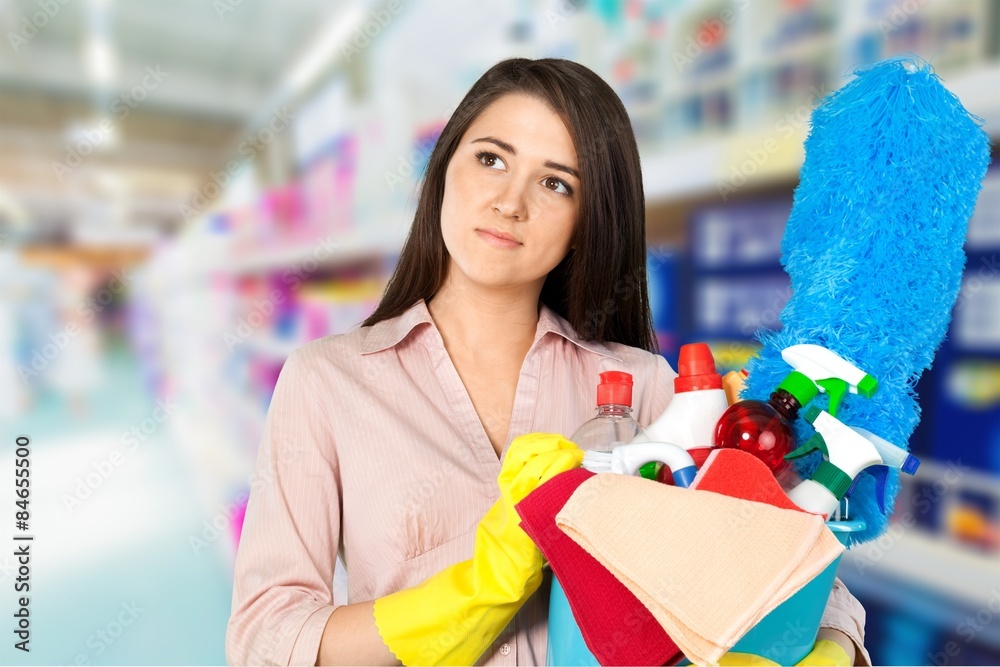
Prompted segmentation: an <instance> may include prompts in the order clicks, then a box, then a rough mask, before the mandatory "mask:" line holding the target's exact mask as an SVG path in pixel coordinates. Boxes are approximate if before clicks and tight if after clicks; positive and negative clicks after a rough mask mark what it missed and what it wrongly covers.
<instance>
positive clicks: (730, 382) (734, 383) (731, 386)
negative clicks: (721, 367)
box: [722, 368, 747, 405]
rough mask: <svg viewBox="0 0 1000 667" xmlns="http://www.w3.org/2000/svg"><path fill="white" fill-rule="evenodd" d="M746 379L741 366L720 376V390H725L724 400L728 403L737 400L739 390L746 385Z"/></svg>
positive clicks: (744, 370) (730, 403)
mask: <svg viewBox="0 0 1000 667" xmlns="http://www.w3.org/2000/svg"><path fill="white" fill-rule="evenodd" d="M746 381H747V372H746V369H743V368H741V369H740V370H738V371H729V372H728V373H726V374H725V375H723V376H722V390H723V391H725V392H726V401H727V402H728V403H729V405H732V404H733V403H738V402H739V400H740V392H741V391H743V387H744V386H746Z"/></svg>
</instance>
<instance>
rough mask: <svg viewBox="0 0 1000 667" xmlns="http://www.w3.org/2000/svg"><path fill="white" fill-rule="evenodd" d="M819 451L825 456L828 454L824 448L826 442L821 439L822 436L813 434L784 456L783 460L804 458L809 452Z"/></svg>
mask: <svg viewBox="0 0 1000 667" xmlns="http://www.w3.org/2000/svg"><path fill="white" fill-rule="evenodd" d="M817 450H818V451H821V452H823V453H824V454H826V455H827V456H829V455H830V452H829V451H828V450H827V448H826V440H824V439H823V435H822V434H820V433H816V434H814V435H813V436H812V437H811V438H809V439H808V440H806V441H805V442H803V443H802V444H801V445H799V446H798V447H797V448H796V449H795V450H794V451H791V452H788V453H787V454H785V460H786V461H791V460H792V459H797V458H799V457H800V456H805V455H806V454H808V453H809V452H815V451H817Z"/></svg>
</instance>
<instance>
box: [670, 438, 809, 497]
mask: <svg viewBox="0 0 1000 667" xmlns="http://www.w3.org/2000/svg"><path fill="white" fill-rule="evenodd" d="M689 488H692V489H698V490H701V491H712V492H714V493H722V494H725V495H727V496H732V497H733V498H743V499H745V500H754V501H756V502H761V503H767V504H768V505H773V506H775V507H780V508H782V509H787V510H794V511H796V512H803V511H805V510H803V509H802V508H800V507H799V506H798V505H796V504H795V503H793V502H792V501H791V500H790V499H789V498H788V496H787V495H786V494H785V492H784V491H783V490H782V488H781V486H779V485H778V482H777V480H775V479H774V475H772V474H771V471H770V470H769V469H768V467H767V465H766V464H765V463H764V462H763V461H761V460H760V459H758V458H757V457H756V456H754V455H753V454H750V453H749V452H744V451H742V450H739V449H713V450H712V453H711V454H709V456H708V458H707V459H705V464H704V465H703V466H702V467H701V469H699V470H698V475H697V476H696V477H695V478H694V481H692V482H691V485H690V487H689ZM750 509H752V506H751V507H750Z"/></svg>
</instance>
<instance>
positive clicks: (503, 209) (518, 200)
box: [493, 179, 527, 220]
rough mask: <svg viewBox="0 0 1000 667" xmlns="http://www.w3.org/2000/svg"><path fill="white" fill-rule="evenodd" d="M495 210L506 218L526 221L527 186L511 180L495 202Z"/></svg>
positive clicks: (502, 188)
mask: <svg viewBox="0 0 1000 667" xmlns="http://www.w3.org/2000/svg"><path fill="white" fill-rule="evenodd" d="M493 210H494V211H496V212H497V213H499V214H500V215H502V216H503V217H505V218H514V219H515V220H524V218H525V217H526V214H527V208H526V205H525V186H524V185H522V184H519V183H517V182H515V181H514V179H511V180H509V181H508V182H507V184H506V185H505V186H503V187H501V189H500V192H498V193H497V196H496V199H494V200H493Z"/></svg>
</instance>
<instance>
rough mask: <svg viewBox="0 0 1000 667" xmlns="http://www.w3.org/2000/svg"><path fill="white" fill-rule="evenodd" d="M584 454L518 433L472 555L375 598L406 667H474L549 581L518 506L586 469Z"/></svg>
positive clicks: (560, 440) (389, 641) (561, 442)
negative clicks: (544, 578)
mask: <svg viewBox="0 0 1000 667" xmlns="http://www.w3.org/2000/svg"><path fill="white" fill-rule="evenodd" d="M582 461H583V452H582V451H581V450H580V449H579V448H578V447H577V446H576V445H574V444H573V443H572V442H570V441H568V440H566V438H564V437H563V436H561V435H559V434H549V433H530V434H527V435H522V436H518V437H517V438H515V439H514V440H513V441H512V442H511V444H510V447H509V449H508V450H507V454H506V455H505V457H504V461H503V465H502V466H501V467H500V475H499V477H498V478H497V484H498V486H499V487H500V499H499V500H497V502H496V503H494V504H493V506H492V507H491V508H490V509H489V510H488V511H487V512H486V514H485V516H483V518H482V519H481V520H480V522H479V525H478V526H477V528H476V536H475V544H474V546H473V552H472V558H470V559H469V560H465V561H462V562H459V563H455V564H454V565H452V566H450V567H447V568H445V569H443V570H441V571H440V572H438V573H437V574H435V575H433V576H431V577H430V578H428V579H426V580H425V581H424V582H422V583H421V584H418V585H417V586H413V587H410V588H405V589H403V590H400V591H396V592H395V593H392V594H390V595H387V596H383V597H380V598H378V599H376V600H375V608H374V611H373V614H374V617H375V626H376V628H377V629H378V633H379V636H380V637H381V638H382V641H383V642H384V643H385V645H386V646H387V647H388V648H389V650H390V651H392V653H393V655H395V656H396V658H397V659H398V660H399V661H400V662H402V663H403V664H404V665H413V664H421V665H456V664H457V665H471V664H473V663H474V662H476V661H477V660H478V659H479V658H480V656H481V655H482V654H483V652H484V651H485V650H486V649H487V648H488V647H489V645H490V644H491V643H492V642H493V641H494V640H496V638H497V637H498V636H499V635H500V633H501V632H503V629H504V628H505V627H507V625H508V624H509V623H510V621H511V619H513V618H514V615H515V614H516V613H517V611H518V609H520V608H521V605H523V604H524V602H525V601H526V600H527V599H528V598H529V597H531V595H533V594H534V592H535V591H536V590H538V587H539V586H540V585H541V583H542V565H543V563H542V554H541V552H540V551H539V550H538V547H536V546H535V543H534V542H533V541H532V540H531V538H530V537H528V535H526V534H525V532H524V531H523V530H522V529H521V528H520V526H519V525H518V524H519V521H518V516H517V512H516V510H515V509H514V506H515V505H516V504H517V503H518V502H520V501H521V500H522V499H523V498H524V497H525V496H527V495H528V494H529V493H530V492H531V491H533V490H534V489H535V488H536V487H538V486H539V485H540V484H544V483H545V482H547V481H548V480H550V479H552V478H553V477H555V476H556V475H557V474H559V473H560V472H563V471H565V470H570V469H572V468H575V467H578V466H579V465H580V463H581V462H582Z"/></svg>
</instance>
